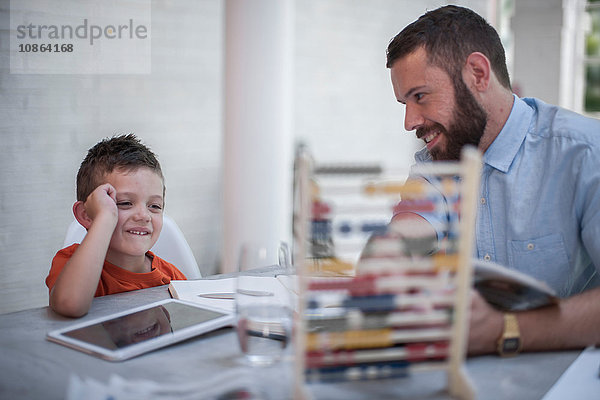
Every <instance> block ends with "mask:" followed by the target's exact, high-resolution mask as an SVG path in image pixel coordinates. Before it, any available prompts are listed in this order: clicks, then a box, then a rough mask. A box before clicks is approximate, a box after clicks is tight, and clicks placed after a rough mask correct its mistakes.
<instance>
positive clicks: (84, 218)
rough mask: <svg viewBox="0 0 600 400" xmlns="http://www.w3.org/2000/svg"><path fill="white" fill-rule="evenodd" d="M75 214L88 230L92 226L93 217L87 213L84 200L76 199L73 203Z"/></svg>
mask: <svg viewBox="0 0 600 400" xmlns="http://www.w3.org/2000/svg"><path fill="white" fill-rule="evenodd" d="M73 215H74V216H75V219H76V220H77V222H79V223H80V224H81V225H82V226H83V227H84V228H85V229H86V230H87V229H90V226H92V219H91V218H90V217H89V216H88V215H87V212H86V211H85V206H84V205H83V201H76V202H75V204H73Z"/></svg>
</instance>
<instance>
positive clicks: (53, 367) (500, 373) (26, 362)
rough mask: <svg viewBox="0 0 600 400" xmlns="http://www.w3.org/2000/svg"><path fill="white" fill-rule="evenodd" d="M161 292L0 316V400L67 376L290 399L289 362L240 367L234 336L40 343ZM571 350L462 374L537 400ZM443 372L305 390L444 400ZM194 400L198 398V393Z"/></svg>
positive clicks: (40, 392)
mask: <svg viewBox="0 0 600 400" xmlns="http://www.w3.org/2000/svg"><path fill="white" fill-rule="evenodd" d="M168 297H169V294H168V290H167V287H166V286H160V287H156V288H150V289H144V290H139V291H135V292H128V293H121V294H117V295H111V296H105V297H100V298H97V299H94V302H93V304H92V308H91V310H90V312H89V313H88V314H87V315H86V316H84V317H83V318H81V319H78V320H73V319H70V318H64V317H61V316H59V315H57V314H55V313H54V312H53V311H51V310H50V309H49V308H47V307H44V308H37V309H31V310H26V311H21V312H16V313H10V314H4V315H0V348H1V352H0V399H63V398H64V397H65V395H66V390H67V386H68V382H69V377H70V376H71V375H73V374H76V375H78V376H80V377H91V378H93V379H96V380H98V381H100V382H108V378H109V376H110V375H111V374H118V375H120V376H122V377H124V378H127V379H145V380H153V381H156V382H159V383H164V384H167V385H174V384H181V383H185V382H194V383H199V384H204V383H206V385H211V384H214V382H215V379H217V378H218V377H219V376H221V375H223V374H227V375H228V376H236V374H237V375H239V376H244V377H246V378H247V377H251V379H252V380H253V381H254V382H256V383H257V385H260V387H262V388H264V391H266V392H267V394H268V397H269V398H271V399H287V398H291V394H290V393H291V392H290V390H291V389H290V388H291V376H292V374H291V362H289V361H288V362H284V363H283V364H282V365H277V366H274V367H268V368H250V367H248V366H245V365H243V364H242V363H241V362H240V352H239V348H238V344H237V339H236V336H235V332H234V330H233V329H231V328H226V329H221V330H219V331H216V332H212V333H210V334H208V335H204V336H201V337H197V338H193V339H190V340H187V341H185V342H182V343H179V344H176V345H173V346H170V347H167V348H163V349H160V350H157V351H155V352H152V353H149V354H145V355H143V356H140V357H136V358H134V359H131V360H127V361H124V362H120V363H112V362H108V361H104V360H101V359H98V358H95V357H92V356H89V355H86V354H84V353H81V352H78V351H75V350H72V349H69V348H67V347H64V346H61V345H58V344H56V343H51V342H48V341H46V339H45V335H46V333H47V332H48V331H50V330H54V329H58V328H62V327H64V326H67V325H69V324H73V323H75V322H79V321H83V320H86V319H92V318H97V317H100V316H104V315H108V314H111V313H114V312H117V311H121V310H125V309H128V308H132V307H136V306H139V305H142V304H147V303H150V302H153V301H157V300H161V299H165V298H168ZM578 354H579V351H566V352H548V353H530V354H521V355H519V356H517V357H515V358H505V359H504V358H499V357H497V356H484V357H475V358H470V359H468V361H467V371H468V373H469V375H470V376H471V379H472V381H473V383H474V385H475V387H476V393H477V399H521V400H527V399H536V400H537V399H540V398H541V397H542V396H543V395H544V394H545V393H546V392H547V391H548V390H549V389H550V388H551V387H552V385H553V384H554V382H555V381H556V380H557V379H558V378H559V377H560V375H561V374H562V373H563V371H564V370H565V369H566V368H567V367H568V366H569V365H570V364H571V363H572V362H573V360H575V358H576V357H577V356H578ZM444 387H445V374H443V373H442V372H436V373H432V374H429V373H427V374H418V375H414V376H413V377H411V378H408V379H401V380H388V381H373V382H353V383H344V384H335V385H332V384H328V385H325V384H311V385H309V389H310V392H311V393H313V394H314V396H315V398H322V399H343V400H350V399H382V398H386V399H388V398H395V399H415V398H417V399H418V398H426V399H428V400H430V399H448V398H449V396H448V395H447V393H446V392H445V391H444ZM198 398H200V399H202V398H203V396H202V393H199V397H198Z"/></svg>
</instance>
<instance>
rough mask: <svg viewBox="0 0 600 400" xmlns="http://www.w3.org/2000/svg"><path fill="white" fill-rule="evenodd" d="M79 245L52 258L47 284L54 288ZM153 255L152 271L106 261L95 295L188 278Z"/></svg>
mask: <svg viewBox="0 0 600 400" xmlns="http://www.w3.org/2000/svg"><path fill="white" fill-rule="evenodd" d="M78 246H79V244H78V243H75V244H72V245H71V246H69V247H65V248H64V249H62V250H59V251H58V253H56V255H55V256H54V258H53V259H52V266H51V267H50V272H49V273H48V277H46V286H48V290H52V287H54V284H55V283H56V279H57V278H58V275H59V274H60V272H61V271H62V269H63V268H64V266H65V264H66V263H67V261H68V260H69V259H70V258H71V257H72V256H73V253H74V252H75V250H76V249H77V247H78ZM147 254H148V255H149V256H150V257H152V271H151V272H144V273H136V272H131V271H127V270H126V269H123V268H121V267H117V266H116V265H114V264H111V263H109V262H108V261H106V260H105V261H104V266H103V267H102V273H101V274H100V282H98V289H96V294H95V295H94V296H95V297H99V296H106V295H108V294H114V293H121V292H128V291H130V290H137V289H145V288H149V287H154V286H162V285H167V284H168V283H170V282H171V280H172V279H177V280H179V279H187V278H186V277H185V275H184V274H183V273H182V272H181V271H179V270H178V269H177V268H176V267H175V266H174V265H173V264H171V263H168V262H166V261H165V260H163V259H162V258H160V257H157V256H155V255H154V253H152V252H151V251H149V252H148V253H147Z"/></svg>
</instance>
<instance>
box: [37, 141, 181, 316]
mask: <svg viewBox="0 0 600 400" xmlns="http://www.w3.org/2000/svg"><path fill="white" fill-rule="evenodd" d="M164 194H165V186H164V178H163V174H162V170H161V168H160V164H159V162H158V160H157V159H156V156H155V155H154V153H152V152H151V151H150V150H149V149H148V148H147V147H146V146H144V145H143V144H142V143H141V142H140V141H139V140H138V139H137V138H136V137H135V136H134V135H133V134H129V135H121V136H116V137H113V138H110V139H104V140H102V141H101V142H99V143H98V144H96V145H95V146H94V147H92V148H91V149H90V150H89V151H88V154H87V156H86V157H85V159H84V160H83V162H82V163H81V166H80V168H79V172H78V173H77V201H76V202H75V204H74V205H73V214H75V218H76V219H77V221H78V222H79V223H80V224H81V225H83V226H84V227H85V228H86V229H87V231H88V232H87V235H86V236H85V238H84V239H83V240H82V242H81V244H73V245H71V246H69V247H67V248H64V249H62V250H60V251H59V252H58V253H57V254H56V256H55V257H54V259H53V260H52V267H51V268H50V273H49V274H48V277H47V278H46V285H47V286H48V289H49V290H50V307H51V308H52V309H53V310H54V311H56V312H58V313H60V314H62V315H65V316H69V317H81V316H82V315H84V314H86V313H87V312H88V310H89V309H90V306H91V303H92V300H93V298H94V297H95V296H104V295H107V294H112V293H120V292H126V291H130V290H136V289H143V288H148V287H153V286H160V285H165V284H168V283H169V282H170V281H171V279H186V277H185V275H184V274H182V273H181V272H180V271H179V270H178V269H177V268H176V267H175V266H174V265H172V264H170V263H168V262H166V261H164V260H162V259H161V258H159V257H157V256H155V255H154V254H153V253H152V252H150V251H149V250H150V248H151V247H152V246H153V245H154V243H156V240H157V239H158V236H159V235H160V231H161V229H162V224H163V208H164Z"/></svg>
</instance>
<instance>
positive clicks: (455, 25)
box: [386, 6, 511, 89]
mask: <svg viewBox="0 0 600 400" xmlns="http://www.w3.org/2000/svg"><path fill="white" fill-rule="evenodd" d="M421 47H423V48H424V49H425V51H426V53H427V58H428V61H429V63H430V64H431V65H434V66H436V67H439V68H441V69H443V70H445V71H446V72H447V73H448V75H449V76H450V78H452V79H462V68H463V67H464V65H465V62H466V60H467V57H468V56H469V55H470V54H471V53H473V52H480V53H482V54H484V55H485V56H486V57H487V58H488V59H489V60H490V63H491V66H492V70H493V71H494V74H495V75H496V77H497V78H498V80H499V81H500V83H501V84H502V86H504V87H506V88H507V89H510V88H511V86H510V77H509V76H508V70H507V68H506V57H505V54H504V47H502V42H501V41H500V37H499V36H498V33H497V32H496V30H495V29H494V28H493V27H492V26H491V25H490V24H488V23H487V21H486V20H485V19H483V18H482V17H481V16H480V15H479V14H477V13H475V12H474V11H472V10H469V9H468V8H464V7H458V6H444V7H440V8H438V9H436V10H432V11H428V12H427V13H425V14H423V15H422V16H421V17H419V19H418V20H416V21H415V22H413V23H411V24H410V25H408V26H407V27H406V28H404V29H403V30H402V32H400V33H399V34H398V35H396V37H394V38H393V39H392V40H391V42H390V44H389V45H388V48H387V64H386V66H387V67H388V68H391V67H392V65H393V64H394V63H395V62H396V61H397V60H399V59H401V58H403V57H405V56H407V55H408V54H410V53H412V52H414V51H416V50H417V49H419V48H421Z"/></svg>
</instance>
